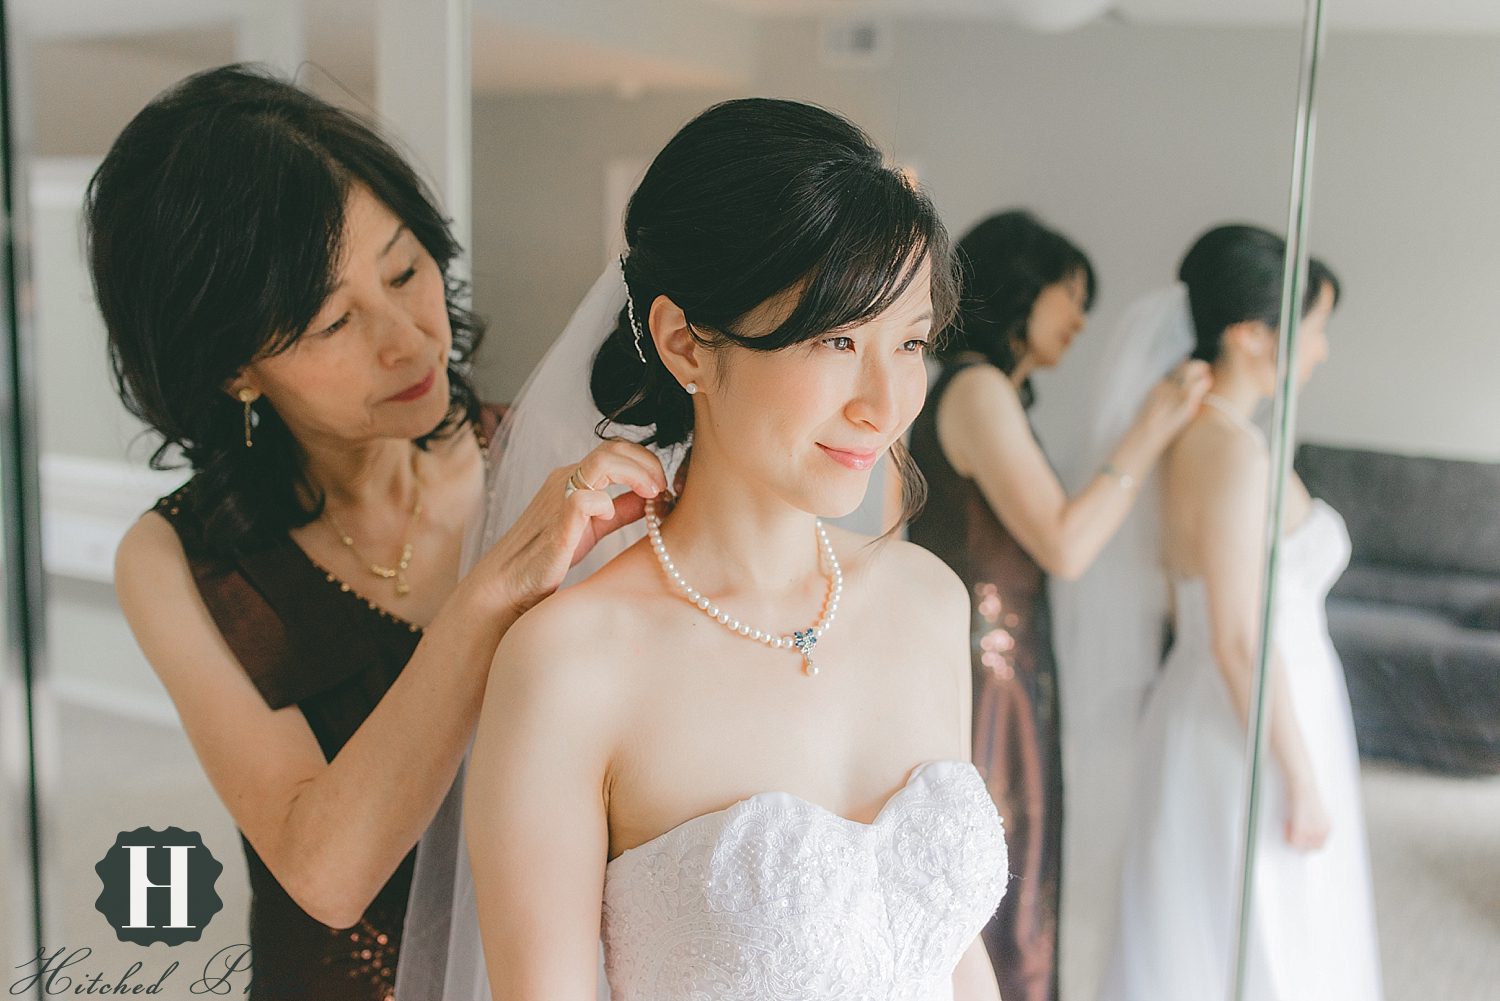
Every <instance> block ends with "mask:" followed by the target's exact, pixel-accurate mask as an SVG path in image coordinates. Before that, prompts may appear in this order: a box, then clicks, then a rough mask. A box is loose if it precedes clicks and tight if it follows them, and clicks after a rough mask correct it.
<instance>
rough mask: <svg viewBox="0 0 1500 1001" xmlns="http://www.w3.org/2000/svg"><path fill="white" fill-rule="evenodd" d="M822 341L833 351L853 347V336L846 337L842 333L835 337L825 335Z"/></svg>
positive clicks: (847, 349) (848, 349)
mask: <svg viewBox="0 0 1500 1001" xmlns="http://www.w3.org/2000/svg"><path fill="white" fill-rule="evenodd" d="M823 343H824V344H827V345H828V346H829V347H831V348H833V350H835V351H850V350H852V349H853V348H854V338H852V337H846V336H844V335H842V334H840V335H839V336H836V337H825V338H823Z"/></svg>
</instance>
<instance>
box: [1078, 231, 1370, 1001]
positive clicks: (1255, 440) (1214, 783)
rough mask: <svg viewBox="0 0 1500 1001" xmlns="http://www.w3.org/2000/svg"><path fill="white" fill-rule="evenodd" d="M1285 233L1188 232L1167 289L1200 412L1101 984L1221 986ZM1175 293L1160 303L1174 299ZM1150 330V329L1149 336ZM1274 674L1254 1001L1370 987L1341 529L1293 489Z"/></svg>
mask: <svg viewBox="0 0 1500 1001" xmlns="http://www.w3.org/2000/svg"><path fill="white" fill-rule="evenodd" d="M1284 253H1285V242H1284V241H1283V240H1282V239H1281V238H1280V237H1278V236H1276V235H1274V234H1272V233H1269V232H1267V231H1265V230H1262V229H1258V228H1255V227H1250V226H1221V227H1218V228H1216V229H1214V230H1211V231H1209V232H1208V233H1206V234H1205V235H1204V236H1202V237H1201V238H1200V239H1199V240H1198V241H1197V243H1195V244H1194V245H1193V247H1192V249H1191V250H1189V251H1188V254H1187V256H1186V257H1185V258H1184V259H1183V262H1182V266H1181V268H1180V270H1179V277H1180V278H1181V280H1182V283H1183V285H1185V286H1186V289H1185V293H1184V291H1183V290H1182V286H1179V287H1178V288H1177V289H1176V290H1173V291H1172V292H1171V293H1169V294H1168V296H1167V298H1166V299H1165V300H1164V302H1166V303H1168V305H1169V308H1168V309H1167V311H1166V313H1165V315H1166V316H1167V319H1166V320H1165V321H1163V322H1165V323H1168V324H1172V323H1177V324H1180V325H1181V327H1182V328H1183V330H1184V331H1190V332H1191V333H1190V334H1187V333H1185V336H1186V337H1188V338H1189V339H1190V341H1191V342H1192V351H1193V354H1194V356H1195V357H1197V358H1201V359H1203V360H1205V361H1207V362H1209V363H1210V364H1211V365H1212V366H1213V375H1214V390H1213V392H1212V393H1210V394H1209V395H1208V396H1207V397H1206V398H1205V403H1206V404H1207V406H1206V407H1205V408H1204V410H1203V412H1202V414H1200V416H1199V417H1198V418H1197V419H1196V420H1195V421H1194V422H1193V423H1192V424H1191V425H1190V426H1189V427H1188V429H1187V430H1186V431H1184V432H1183V434H1182V436H1181V437H1180V438H1179V439H1178V441H1177V442H1176V443H1175V444H1174V445H1173V447H1172V448H1171V449H1170V450H1169V452H1168V453H1167V456H1166V458H1165V459H1164V462H1163V484H1162V486H1163V508H1162V511H1163V521H1164V524H1163V532H1162V540H1163V549H1164V553H1163V556H1164V560H1165V564H1166V568H1167V571H1168V574H1169V576H1170V578H1171V582H1172V594H1173V602H1174V606H1175V615H1174V623H1175V628H1174V641H1173V644H1172V647H1171V650H1170V652H1169V653H1168V654H1167V657H1166V660H1165V662H1164V663H1163V665H1162V668H1161V672H1160V674H1159V675H1158V678H1157V680H1156V683H1155V685H1154V687H1153V689H1152V691H1151V695H1150V698H1149V700H1148V702H1147V706H1146V710H1145V715H1144V717H1143V720H1142V723H1141V758H1140V759H1139V765H1140V767H1139V769H1138V773H1137V785H1136V792H1135V796H1134V798H1133V802H1132V809H1133V811H1134V816H1133V817H1132V818H1131V821H1130V825H1129V837H1130V838H1131V842H1130V845H1129V848H1128V849H1127V853H1126V860H1125V869H1124V882H1123V886H1122V894H1121V902H1122V903H1121V906H1122V911H1121V919H1120V925H1119V927H1120V930H1119V934H1118V938H1117V940H1116V944H1115V949H1114V955H1113V960H1112V963H1111V969H1110V973H1109V975H1108V976H1107V978H1106V981H1105V989H1104V992H1103V996H1104V997H1105V998H1108V999H1111V1001H1114V999H1120V1001H1136V999H1145V998H1149V999H1152V1001H1176V999H1180V1001H1202V999H1204V998H1212V997H1221V996H1223V993H1224V991H1225V989H1226V985H1227V984H1228V982H1229V977H1230V972H1231V963H1232V956H1233V942H1232V939H1233V937H1234V927H1235V913H1234V911H1235V903H1236V891H1237V886H1238V872H1237V862H1238V861H1239V859H1240V845H1241V841H1242V837H1243V835H1242V831H1241V828H1242V824H1243V820H1242V817H1243V813H1244V794H1245V791H1244V774H1245V771H1244V764H1245V742H1246V727H1247V722H1246V721H1247V718H1248V708H1249V703H1250V693H1251V686H1252V684H1253V678H1254V674H1255V667H1256V660H1257V656H1256V653H1257V649H1258V645H1259V636H1260V632H1259V621H1260V595H1261V584H1262V579H1263V575H1264V566H1263V564H1264V559H1265V546H1264V541H1265V540H1264V526H1265V522H1266V516H1267V511H1266V506H1267V485H1268V477H1269V475H1270V455H1269V450H1268V447H1267V441H1266V439H1265V436H1264V435H1263V434H1262V432H1261V431H1260V430H1259V428H1258V427H1257V426H1256V425H1255V424H1254V423H1253V422H1252V419H1251V418H1252V415H1253V413H1254V412H1255V410H1256V408H1257V406H1258V405H1259V404H1261V403H1262V402H1263V401H1265V400H1266V399H1268V398H1269V397H1270V396H1271V395H1272V394H1273V393H1274V391H1275V385H1276V354H1277V338H1278V335H1277V328H1278V325H1279V322H1280V317H1279V313H1280V298H1281V287H1282V274H1283V256H1284ZM1174 295H1175V297H1176V303H1177V305H1176V306H1175V307H1171V306H1170V304H1171V301H1172V296H1174ZM1337 299H1338V283H1337V281H1336V279H1335V278H1334V277H1333V275H1332V273H1331V272H1330V271H1329V270H1328V269H1327V268H1326V267H1325V266H1323V265H1322V264H1321V263H1320V262H1318V261H1313V262H1312V264H1311V265H1310V267H1309V281H1308V290H1307V295H1306V297H1305V299H1304V301H1303V304H1302V305H1303V310H1304V319H1303V321H1302V324H1301V326H1300V335H1299V339H1298V349H1297V358H1296V361H1295V365H1296V370H1295V374H1296V378H1297V380H1298V384H1299V385H1301V384H1302V383H1304V382H1305V381H1306V380H1307V378H1308V376H1309V375H1310V374H1311V373H1312V371H1313V369H1314V368H1316V367H1317V365H1318V364H1319V363H1320V362H1322V361H1323V359H1324V358H1325V357H1326V356H1327V351H1328V348H1327V338H1326V335H1325V328H1326V325H1327V323H1328V319H1329V315H1330V314H1331V312H1332V311H1333V307H1334V304H1335V302H1336V301H1337ZM1141 336H1142V337H1143V338H1147V339H1149V338H1150V337H1151V336H1152V332H1149V331H1143V332H1142V334H1141ZM1285 526H1286V527H1285V535H1284V538H1283V542H1282V548H1281V555H1280V562H1279V566H1278V570H1277V581H1276V585H1277V587H1276V610H1275V633H1274V639H1273V651H1272V657H1271V661H1270V671H1271V675H1270V678H1269V679H1268V688H1267V692H1268V698H1269V700H1270V701H1269V703H1268V706H1269V712H1270V722H1269V744H1268V752H1269V754H1270V763H1271V767H1270V768H1268V769H1267V774H1268V775H1269V779H1270V780H1269V782H1267V784H1266V790H1265V791H1266V794H1267V796H1268V799H1267V808H1266V809H1265V811H1264V812H1263V814H1262V820H1263V823H1262V826H1261V829H1260V830H1259V831H1258V832H1257V833H1256V838H1257V844H1258V855H1257V860H1256V869H1255V879H1254V884H1253V890H1252V893H1253V898H1252V906H1251V909H1250V911H1249V923H1250V927H1249V931H1250V934H1249V954H1248V961H1247V969H1248V971H1249V973H1248V987H1249V993H1248V995H1247V996H1248V997H1250V998H1253V999H1257V1001H1262V999H1277V1001H1285V999H1293V998H1307V999H1317V1001H1329V999H1339V998H1347V999H1350V1001H1355V999H1358V1001H1374V999H1377V998H1379V996H1380V993H1381V988H1380V975H1379V969H1378V960H1377V955H1376V942H1375V926H1374V910H1373V902H1372V898H1371V890H1370V875H1369V863H1368V857H1367V849H1366V843H1365V834H1364V821H1363V815H1362V810H1361V806H1360V801H1359V784H1358V783H1359V759H1358V753H1357V750H1356V747H1355V742H1354V730H1353V722H1352V719H1351V715H1350V709H1349V697H1348V692H1347V690H1346V688H1345V684H1344V677H1343V671H1342V668H1341V667H1340V664H1339V661H1338V658H1337V656H1336V654H1335V653H1334V651H1333V647H1332V645H1331V644H1330V642H1329V638H1328V627H1327V622H1326V620H1325V618H1324V599H1325V597H1326V595H1327V592H1328V588H1329V587H1330V586H1331V585H1332V583H1333V582H1334V580H1335V579H1337V577H1338V576H1339V574H1340V573H1342V572H1343V569H1344V567H1345V565H1346V563H1347V561H1348V557H1349V537H1348V534H1347V533H1346V531H1345V529H1344V524H1343V521H1342V519H1341V518H1340V517H1339V515H1338V513H1337V512H1335V511H1334V510H1333V509H1332V508H1330V507H1328V506H1327V505H1326V504H1324V503H1323V502H1321V501H1315V500H1312V499H1311V498H1310V497H1309V496H1308V493H1307V490H1306V488H1305V487H1304V486H1303V485H1302V483H1301V482H1300V481H1299V480H1297V479H1296V478H1295V477H1293V478H1292V480H1290V481H1289V483H1288V490H1287V502H1286V512H1285Z"/></svg>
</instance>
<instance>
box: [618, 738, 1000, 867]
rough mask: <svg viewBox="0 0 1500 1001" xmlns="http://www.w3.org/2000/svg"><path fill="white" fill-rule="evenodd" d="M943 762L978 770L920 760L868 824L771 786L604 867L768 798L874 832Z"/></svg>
mask: <svg viewBox="0 0 1500 1001" xmlns="http://www.w3.org/2000/svg"><path fill="white" fill-rule="evenodd" d="M940 765H943V766H949V767H958V768H969V769H974V763H973V762H971V761H963V760H960V759H958V758H933V759H931V760H928V761H923V762H920V763H919V764H917V765H915V766H914V767H913V768H912V770H911V771H910V772H908V773H907V776H906V781H905V782H903V783H901V786H900V788H898V789H897V790H896V791H895V792H893V793H891V795H890V796H889V797H888V798H887V799H886V801H885V802H884V803H883V804H881V807H880V809H879V810H877V811H876V813H875V819H873V820H871V821H870V822H869V823H868V824H867V823H865V822H864V821H860V820H851V819H850V818H848V817H846V816H844V815H843V814H841V813H837V812H835V811H833V810H830V809H829V808H828V807H826V806H823V805H822V804H820V803H814V802H813V801H812V800H810V799H803V798H802V797H801V796H798V795H797V794H795V793H790V792H783V791H781V790H779V789H770V790H766V791H765V792H757V793H752V794H751V795H749V796H746V797H745V798H744V799H740V800H736V801H735V802H733V803H730V804H729V805H728V806H726V807H724V808H723V809H722V810H710V811H709V812H708V813H700V814H698V815H697V816H695V817H689V818H688V819H687V820H684V821H683V822H682V823H680V824H678V825H676V826H675V827H670V828H668V829H667V830H665V831H662V832H661V833H660V834H658V835H657V836H656V837H654V838H651V839H649V840H647V841H642V842H641V843H640V844H638V845H636V846H634V847H633V848H627V849H625V850H624V851H622V852H621V853H620V854H618V855H616V856H615V857H614V858H612V859H610V860H608V861H607V862H605V864H604V869H605V872H606V873H607V872H608V871H609V868H610V866H612V865H614V864H615V863H616V862H619V861H621V860H622V859H624V858H625V857H626V856H628V855H632V854H635V853H638V852H640V851H641V850H643V849H646V848H650V847H651V846H652V845H654V844H656V843H658V842H660V841H663V840H665V839H667V838H669V837H672V836H674V835H676V834H678V833H680V832H681V831H683V830H685V829H687V828H689V827H691V826H693V825H695V824H698V823H701V822H702V821H705V820H711V819H714V818H717V817H723V816H725V815H727V814H731V813H734V812H736V811H739V810H743V809H745V808H747V807H749V806H751V805H753V804H755V803H759V802H763V801H765V800H768V799H771V800H781V801H783V802H786V803H789V804H791V805H794V806H800V807H804V808H806V809H809V810H811V811H813V812H814V813H816V814H819V815H821V816H824V817H828V818H831V819H833V820H836V821H840V822H842V823H843V824H846V825H848V826H850V827H855V828H858V829H861V830H865V831H873V830H876V829H877V828H879V827H880V822H881V821H882V820H883V819H885V817H886V815H887V814H888V813H889V812H890V810H891V807H892V806H894V805H895V803H896V802H897V801H898V800H900V799H901V798H902V797H903V796H905V795H906V794H907V793H908V792H910V791H911V790H912V789H914V788H916V785H917V779H918V778H920V777H921V776H922V775H923V774H925V773H926V772H927V770H928V769H929V768H936V767H938V766H940ZM974 771H975V774H976V775H977V774H978V770H977V769H974Z"/></svg>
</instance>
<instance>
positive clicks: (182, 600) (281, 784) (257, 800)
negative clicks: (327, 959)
mask: <svg viewBox="0 0 1500 1001" xmlns="http://www.w3.org/2000/svg"><path fill="white" fill-rule="evenodd" d="M620 451H621V450H619V449H615V451H614V452H612V453H611V454H610V455H609V456H608V457H607V458H606V459H605V461H604V465H605V466H607V467H608V468H609V469H610V470H611V471H612V472H611V475H613V476H615V477H617V479H615V482H627V481H628V482H632V483H633V485H638V486H639V489H641V490H643V491H646V490H650V489H651V486H650V485H649V484H652V483H653V482H659V481H660V467H659V465H658V466H657V468H656V477H657V481H652V480H651V477H650V475H649V474H648V473H647V472H646V470H647V466H646V465H645V464H644V463H643V461H642V460H640V458H639V457H632V458H629V459H628V460H627V458H625V457H624V456H623V455H620V454H616V453H619V452H620ZM596 454H597V453H596ZM653 461H654V460H653ZM571 468H572V467H569V468H568V469H567V470H564V471H562V472H561V476H560V477H554V479H556V480H557V482H556V483H555V484H554V483H552V482H551V481H550V480H549V482H548V484H547V486H545V487H544V488H543V492H542V494H540V495H539V497H538V501H537V503H536V504H534V505H533V507H532V508H531V509H529V510H528V511H527V513H526V514H525V515H523V516H522V518H521V519H520V520H519V521H518V522H517V525H516V528H515V529H514V530H512V532H511V533H508V534H507V536H506V537H505V538H504V539H502V540H501V541H500V542H499V543H497V544H496V546H495V548H494V549H493V550H491V551H490V553H488V554H486V556H485V558H484V559H483V560H482V561H481V562H480V564H479V566H478V567H476V569H475V571H474V572H473V573H471V574H470V575H469V577H467V578H465V579H464V580H463V581H461V582H460V583H459V584H458V586H457V588H456V589H455V591H454V593H453V594H452V595H451V596H450V597H449V599H448V601H447V602H446V603H445V604H444V605H443V607H442V608H441V609H440V610H439V612H438V614H437V616H436V617H435V618H434V620H433V621H432V623H431V624H430V625H429V626H428V628H427V629H426V630H425V632H424V636H423V639H422V641H421V642H420V643H419V644H418V645H417V649H416V652H415V653H414V654H413V655H412V657H411V660H410V661H409V662H408V663H407V664H406V666H405V668H404V669H403V670H402V672H401V674H400V676H399V677H398V678H397V679H396V681H395V682H394V683H393V684H392V685H391V687H390V690H389V691H387V692H386V694H385V696H384V697H382V698H381V700H380V702H379V704H378V705H377V706H376V707H375V710H374V711H373V712H372V713H371V714H370V716H369V717H368V718H367V719H366V720H365V721H364V723H363V724H361V725H360V727H359V729H358V730H357V731H356V732H355V734H354V735H353V736H352V737H351V738H350V739H349V741H348V742H347V743H346V744H345V745H344V746H343V748H342V749H341V750H340V751H339V752H338V754H337V755H335V756H334V758H333V760H332V761H328V760H326V759H325V758H324V756H323V752H322V750H321V748H320V747H319V746H318V742H317V739H316V738H315V737H314V736H313V733H312V730H311V729H310V728H309V727H308V725H307V721H306V719H305V718H304V717H303V715H302V713H301V712H300V711H299V710H297V709H296V708H295V707H288V708H284V709H278V710H273V709H271V708H270V707H269V706H267V705H266V703H265V701H264V700H263V699H262V698H261V696H260V694H259V693H258V692H257V691H256V689H255V687H254V685H253V684H252V683H251V682H250V680H249V678H248V677H247V676H246V674H245V671H244V669H243V668H242V666H241V665H240V664H239V662H238V661H237V660H236V658H235V656H234V653H233V652H232V651H231V650H230V648H229V646H228V644H227V643H226V642H225V640H224V637H223V635H222V634H221V633H220V632H219V630H218V627H217V625H216V624H215V623H214V621H213V618H212V617H211V616H210V614H209V611H208V609H207V607H206V606H205V605H204V603H203V600H202V598H201V597H200V595H199V593H198V589H197V585H196V583H195V582H194V580H193V577H192V573H191V571H190V569H189V566H188V562H187V557H186V555H185V553H184V552H183V549H182V546H181V543H180V542H179V541H178V539H177V536H176V533H175V532H174V530H173V529H172V527H171V526H170V525H169V524H168V523H167V522H166V520H165V519H164V518H162V517H161V516H160V515H156V514H148V515H146V516H145V517H143V518H142V519H141V520H140V521H139V522H137V523H136V525H135V526H133V527H132V528H131V530H130V531H129V532H128V533H127V534H126V537H125V539H124V540H123V542H122V543H121V546H120V550H119V552H118V553H117V555H116V560H115V588H116V592H117V594H118V596H119V600H120V607H121V609H122V610H123V612H124V613H125V617H126V619H127V620H128V621H129V623H130V627H131V629H132V631H133V632H134V633H135V636H136V639H137V641H138V642H139V643H140V645H141V649H142V651H143V652H144V653H145V655H146V659H147V660H148V661H150V663H151V666H152V668H153V669H154V670H155V671H156V674H157V676H158V677H159V678H160V679H161V681H162V684H163V685H164V686H165V687H166V689H167V693H168V694H169V695H170V696H171V698H172V701H173V703H174V704H175V705H176V707H177V711H178V714H179V716H180V717H181V719H182V724H183V728H184V730H185V731H186V732H187V735H188V739H189V740H190V741H191V742H192V745H193V749H194V751H195V752H196V753H197V755H198V758H199V760H200V762H201V763H202V765H203V769H204V771H205V773H206V774H207V775H208V778H209V781H210V782H211V783H212V784H213V786H214V789H215V791H216V792H217V793H218V795H219V798H220V799H221V800H222V801H223V802H224V805H225V806H226V807H227V808H228V810H229V812H230V814H231V815H232V816H233V817H234V820H235V823H236V825H238V827H239V828H240V830H242V831H243V832H244V833H245V836H246V838H247V839H249V841H250V843H251V844H252V845H254V846H255V849H256V851H257V853H259V855H260V856H261V858H262V859H263V860H264V861H265V863H266V865H267V867H268V868H269V869H270V870H271V872H272V874H273V875H274V876H275V877H276V880H277V882H278V883H280V884H281V886H282V887H283V888H284V889H285V890H286V891H287V893H288V894H290V895H291V897H292V899H293V900H295V901H296V902H297V904H298V905H299V906H300V907H302V909H303V910H305V911H307V913H308V914H310V915H312V916H313V917H314V918H316V919H317V920H319V921H321V922H323V923H325V924H327V925H330V926H332V927H340V928H341V927H348V926H350V925H353V924H355V923H356V922H358V920H359V918H360V916H361V915H362V914H363V913H364V911H365V909H366V908H367V907H368V906H369V904H370V901H371V900H373V899H374V897H375V894H376V893H378V892H379V891H380V888H381V887H382V886H383V885H385V883H386V881H387V880H388V879H389V878H390V876H391V874H392V873H393V872H394V871H395V869H396V867H397V866H398V865H399V864H400V863H401V860H402V859H403V858H404V857H405V855H406V853H407V852H408V851H410V850H411V847H412V845H414V844H416V841H417V839H418V838H419V837H420V836H421V834H422V832H423V831H424V830H425V829H426V827H427V824H428V823H429V822H430V821H431V819H432V816H433V814H434V813H435V812H436V811H437V807H438V805H439V803H440V802H441V800H442V798H443V796H444V794H445V793H446V792H447V788H448V786H449V784H450V783H451V781H452V778H453V776H454V774H455V773H456V772H457V769H458V764H459V761H460V760H461V759H462V757H463V753H464V748H465V746H466V745H467V743H468V740H469V736H470V734H471V733H472V731H473V727H474V724H475V721H476V720H477V718H478V716H479V706H480V701H481V697H482V695H483V691H484V685H485V679H486V675H487V673H488V671H489V665H490V661H491V658H492V657H493V656H494V652H495V648H496V646H497V645H498V644H499V642H500V638H501V636H502V634H503V633H504V632H505V630H506V629H507V628H508V627H509V626H510V624H511V623H512V622H514V621H515V619H516V618H517V617H518V615H519V614H520V613H521V611H522V610H524V608H525V607H527V606H528V605H529V604H532V603H534V602H536V601H538V600H540V598H541V597H542V596H544V595H545V594H546V593H548V592H549V591H550V590H552V589H553V588H555V587H556V585H557V583H558V582H559V581H561V579H562V575H563V573H565V572H566V570H567V568H568V566H569V565H570V564H571V562H572V560H574V559H575V558H577V556H578V555H581V551H586V547H587V545H588V544H589V540H591V539H592V538H594V537H596V536H597V535H598V534H602V533H603V532H604V531H608V530H610V529H612V528H613V527H615V526H616V525H617V524H619V523H620V522H621V520H622V519H623V520H628V519H629V517H630V516H631V515H632V514H634V515H638V513H639V507H640V501H639V498H636V499H635V501H634V504H631V503H629V502H622V503H621V504H620V505H618V506H619V510H618V511H617V510H616V505H613V504H611V502H610V500H609V498H608V497H607V496H606V495H605V494H603V493H599V492H594V491H580V492H578V493H576V494H574V495H573V497H572V498H569V499H566V500H564V498H563V490H562V480H563V479H565V478H566V476H567V474H568V473H569V472H571ZM591 482H598V481H597V480H594V481H591ZM580 550H581V551H580Z"/></svg>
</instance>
